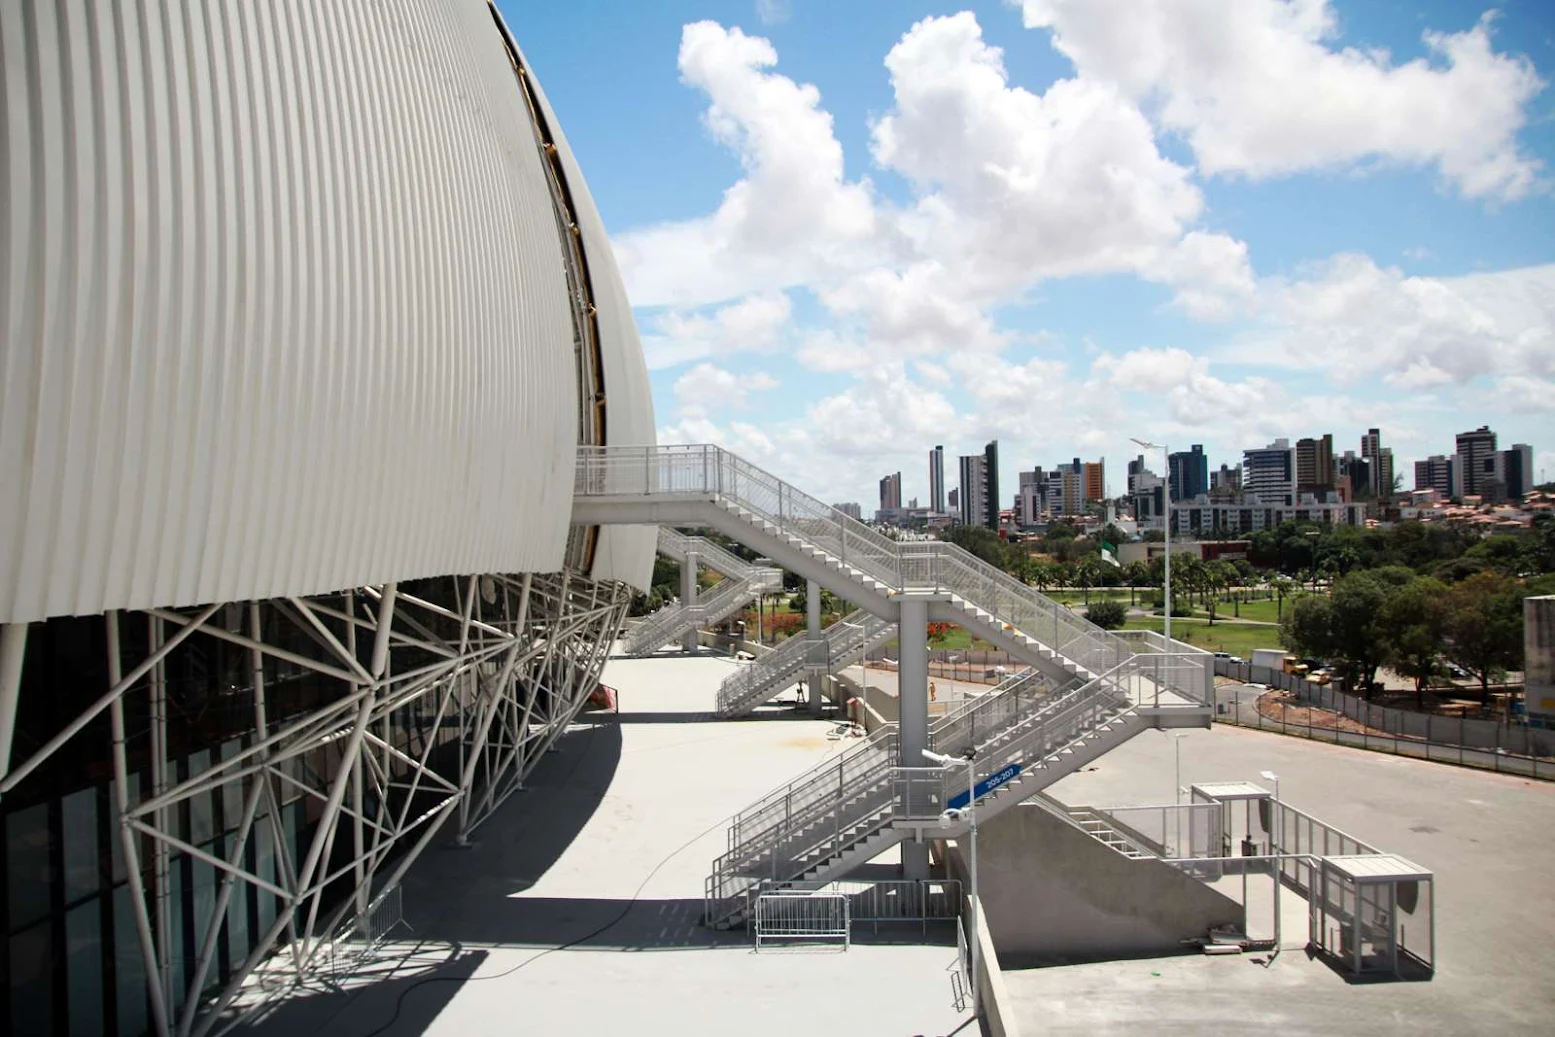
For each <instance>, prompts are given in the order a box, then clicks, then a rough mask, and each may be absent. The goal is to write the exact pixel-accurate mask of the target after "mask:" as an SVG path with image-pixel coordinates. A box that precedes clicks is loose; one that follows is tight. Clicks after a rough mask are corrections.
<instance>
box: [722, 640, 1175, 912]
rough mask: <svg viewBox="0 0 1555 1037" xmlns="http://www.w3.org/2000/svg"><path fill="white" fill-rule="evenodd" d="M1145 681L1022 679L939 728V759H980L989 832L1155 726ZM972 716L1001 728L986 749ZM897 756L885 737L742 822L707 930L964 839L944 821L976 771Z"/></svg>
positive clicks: (1119, 673) (830, 764)
mask: <svg viewBox="0 0 1555 1037" xmlns="http://www.w3.org/2000/svg"><path fill="white" fill-rule="evenodd" d="M1136 670H1137V663H1136V662H1135V661H1134V660H1129V661H1127V662H1125V663H1123V664H1121V665H1120V666H1118V667H1116V668H1115V669H1114V670H1112V671H1109V672H1107V673H1105V674H1102V675H1100V676H1097V677H1094V678H1092V679H1091V680H1089V681H1086V682H1084V683H1082V684H1079V685H1077V686H1071V687H1066V688H1059V689H1052V688H1050V687H1046V686H1045V685H1039V684H1038V678H1037V677H1034V676H1032V675H1030V674H1023V675H1019V676H1020V677H1021V678H1022V679H1021V680H1015V679H1012V680H1011V681H1008V682H1006V684H1005V685H1004V686H1002V687H1001V688H999V689H995V690H994V691H991V692H989V693H988V694H986V695H983V696H980V698H979V699H977V700H974V702H973V703H969V706H980V707H981V708H980V709H978V708H969V709H966V710H962V711H958V714H956V715H952V716H949V717H946V718H943V719H942V720H941V721H940V722H939V723H938V724H936V725H935V727H934V729H933V731H932V736H933V741H934V747H935V748H936V751H939V752H945V753H947V754H949V752H952V751H955V746H956V745H957V744H958V743H959V744H962V745H966V744H971V745H972V746H973V747H974V749H975V759H974V763H973V767H972V770H973V774H974V775H975V780H976V784H977V787H978V789H979V790H980V792H979V797H978V819H979V822H980V823H982V822H986V821H987V820H989V819H991V818H992V817H994V816H997V815H998V814H999V813H1002V812H1003V811H1004V810H1006V809H1008V808H1009V807H1011V806H1014V805H1015V804H1016V803H1019V802H1021V801H1023V800H1025V799H1027V798H1029V797H1031V796H1033V795H1035V794H1036V793H1038V792H1041V791H1042V790H1043V789H1045V788H1047V787H1048V786H1050V785H1052V784H1053V783H1054V782H1056V781H1058V780H1059V779H1060V778H1062V777H1064V776H1065V775H1066V774H1069V773H1071V772H1073V771H1074V770H1075V769H1077V768H1079V767H1082V766H1084V765H1085V764H1087V763H1089V762H1090V761H1092V760H1094V759H1096V758H1097V757H1098V756H1101V755H1102V754H1103V753H1105V752H1107V751H1109V750H1110V749H1113V748H1115V747H1116V746H1118V745H1121V744H1122V743H1123V742H1124V741H1127V740H1128V739H1129V738H1131V737H1133V736H1134V735H1135V734H1137V733H1138V732H1140V731H1143V730H1145V729H1147V728H1148V727H1150V726H1151V721H1150V720H1149V719H1148V718H1147V717H1145V716H1143V715H1141V713H1140V710H1139V707H1138V706H1137V705H1136V703H1135V702H1134V701H1132V699H1131V691H1130V689H1131V687H1132V686H1133V683H1134V679H1135V677H1137V672H1136ZM1044 689H1045V690H1044ZM973 715H980V716H981V718H982V720H983V722H984V723H986V724H989V725H991V726H986V727H984V726H979V727H977V728H976V731H977V734H976V735H975V737H976V738H977V739H978V741H976V742H975V743H971V742H969V741H968V739H969V738H970V737H974V736H972V735H970V732H971V731H973V730H974V727H973V723H972V720H971V718H972V716H973ZM896 757H897V742H896V732H895V730H894V729H893V728H883V729H881V730H880V731H877V732H876V733H875V734H874V735H873V736H872V737H871V738H869V739H868V740H867V741H865V742H862V743H859V744H857V745H854V746H853V747H851V748H849V749H848V750H846V751H845V752H843V753H841V754H840V755H838V756H835V757H833V758H832V759H830V760H827V761H826V762H825V763H823V764H821V765H820V766H818V767H816V768H814V769H812V770H810V771H808V772H807V773H806V774H804V775H802V776H801V777H799V778H797V779H795V780H794V781H793V782H790V783H789V784H788V785H785V786H783V787H782V788H780V789H778V790H776V791H775V792H773V793H771V794H769V795H767V796H766V797H764V798H763V799H762V800H760V801H759V802H757V803H756V804H755V805H754V806H752V807H750V808H749V809H747V810H745V811H743V812H741V813H740V815H739V816H738V817H736V818H735V820H734V822H733V824H732V825H731V826H730V829H729V843H728V845H729V849H728V851H727V852H726V853H725V854H724V855H723V856H721V857H719V858H718V859H717V860H716V861H715V862H714V864H713V873H712V874H711V875H710V876H709V877H708V880H707V888H706V919H707V922H708V924H710V925H714V926H728V925H733V924H736V923H738V922H739V921H740V920H741V919H742V918H743V917H744V913H745V910H746V898H747V895H748V893H749V892H750V890H752V889H754V888H756V887H757V885H758V884H759V883H760V882H761V881H762V880H764V879H769V880H775V881H776V882H778V883H783V882H792V881H800V880H803V881H815V880H824V879H830V878H835V877H838V876H840V875H842V874H844V873H846V872H847V871H849V870H850V869H852V868H854V867H856V866H857V865H859V864H863V863H865V862H866V861H869V860H870V859H872V858H874V857H876V856H878V855H879V854H880V853H881V851H883V850H885V849H887V848H888V847H890V846H892V845H894V844H896V843H898V842H901V841H903V840H904V839H909V838H952V837H955V836H956V835H959V834H961V832H962V831H963V830H964V828H965V824H964V822H947V821H945V820H943V819H942V815H943V814H944V812H945V811H946V810H947V809H948V808H951V807H958V806H964V805H965V800H966V798H967V788H968V775H967V771H966V769H964V768H961V767H953V768H949V769H941V768H938V767H908V766H901V765H900V764H899V763H898V761H897V759H896Z"/></svg>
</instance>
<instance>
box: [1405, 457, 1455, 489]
mask: <svg viewBox="0 0 1555 1037" xmlns="http://www.w3.org/2000/svg"><path fill="white" fill-rule="evenodd" d="M1457 467H1458V464H1457V458H1456V457H1446V456H1444V455H1442V454H1436V455H1434V456H1431V457H1428V458H1426V459H1425V460H1424V461H1416V462H1415V489H1417V490H1435V491H1436V492H1437V493H1438V494H1439V495H1440V496H1441V498H1442V499H1443V500H1446V499H1448V498H1450V497H1457V496H1459V493H1460V491H1459V489H1458V473H1457Z"/></svg>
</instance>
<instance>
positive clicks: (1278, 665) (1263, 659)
mask: <svg viewBox="0 0 1555 1037" xmlns="http://www.w3.org/2000/svg"><path fill="white" fill-rule="evenodd" d="M1252 663H1253V665H1254V666H1267V667H1268V668H1269V669H1271V670H1273V671H1274V672H1275V673H1279V672H1281V671H1283V670H1284V669H1285V652H1284V650H1283V649H1279V648H1254V649H1253V658H1252Z"/></svg>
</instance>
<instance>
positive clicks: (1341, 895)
mask: <svg viewBox="0 0 1555 1037" xmlns="http://www.w3.org/2000/svg"><path fill="white" fill-rule="evenodd" d="M1318 869H1319V882H1318V887H1317V888H1318V889H1319V890H1321V896H1316V897H1313V898H1312V900H1311V909H1312V937H1313V942H1314V943H1316V944H1317V946H1318V949H1319V950H1320V951H1321V952H1322V953H1323V954H1325V955H1327V956H1328V957H1329V958H1330V959H1332V960H1334V961H1336V962H1337V963H1339V964H1340V965H1342V966H1343V967H1345V968H1347V969H1349V970H1350V971H1351V972H1354V973H1356V974H1357V975H1361V974H1375V973H1383V974H1391V975H1395V976H1405V975H1410V974H1424V975H1429V974H1430V973H1431V972H1432V971H1433V970H1434V968H1435V964H1436V946H1435V944H1436V927H1435V918H1434V916H1433V914H1432V895H1433V890H1432V885H1433V883H1432V877H1431V873H1430V872H1429V871H1426V870H1425V869H1424V868H1421V867H1420V866H1419V865H1416V864H1413V863H1411V862H1410V861H1407V860H1405V859H1404V858H1402V857H1399V856H1396V855H1394V854H1387V853H1383V854H1364V855H1358V856H1353V857H1324V858H1321V860H1320V861H1319V863H1318Z"/></svg>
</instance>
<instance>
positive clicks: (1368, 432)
mask: <svg viewBox="0 0 1555 1037" xmlns="http://www.w3.org/2000/svg"><path fill="white" fill-rule="evenodd" d="M1487 430H1488V431H1489V432H1490V434H1491V435H1492V436H1493V437H1497V439H1498V445H1497V446H1496V447H1495V450H1496V452H1497V453H1506V452H1509V451H1511V450H1513V449H1516V448H1520V447H1525V446H1526V447H1530V448H1531V450H1530V451H1529V452H1530V453H1531V455H1532V472H1531V475H1532V479H1531V481H1530V483H1529V485H1530V486H1533V485H1539V484H1542V483H1544V482H1546V481H1547V480H1546V479H1545V478H1544V477H1543V475H1542V474H1541V473H1542V472H1543V471H1544V469H1545V467H1546V466H1545V463H1544V462H1543V460H1542V457H1543V455H1542V454H1541V452H1540V449H1539V446H1538V445H1537V444H1523V443H1512V442H1511V441H1510V439H1509V438H1508V437H1506V436H1501V435H1499V433H1498V430H1496V429H1494V428H1493V427H1490V426H1486V425H1484V424H1481V425H1480V426H1477V427H1475V428H1470V429H1464V430H1461V431H1459V432H1455V433H1445V434H1442V435H1441V436H1439V438H1440V439H1441V440H1442V441H1443V448H1442V449H1441V450H1438V451H1436V452H1435V453H1433V454H1431V455H1428V456H1426V457H1420V458H1413V459H1408V460H1400V459H1398V458H1397V457H1394V455H1393V454H1392V453H1391V451H1392V444H1391V443H1390V442H1389V441H1388V437H1387V430H1386V429H1379V428H1378V427H1377V426H1369V425H1368V426H1365V429H1364V431H1363V432H1361V433H1360V434H1359V435H1357V436H1356V437H1355V445H1353V446H1349V445H1346V442H1345V441H1344V439H1343V438H1342V437H1341V436H1339V435H1336V434H1334V433H1333V432H1331V431H1328V430H1312V432H1311V433H1310V434H1309V435H1308V436H1304V437H1302V439H1300V440H1290V439H1286V440H1285V445H1284V449H1286V450H1288V451H1289V452H1290V455H1291V461H1290V464H1289V466H1288V467H1289V472H1288V473H1287V477H1288V479H1289V480H1290V483H1291V490H1290V494H1291V499H1292V500H1294V499H1295V497H1297V496H1299V495H1300V493H1301V492H1302V491H1301V489H1300V488H1301V486H1302V485H1303V483H1302V481H1301V474H1302V464H1303V459H1302V456H1301V453H1300V450H1301V444H1302V443H1303V442H1305V441H1308V440H1314V441H1316V442H1318V443H1325V442H1326V443H1327V444H1328V445H1329V447H1330V448H1331V450H1332V454H1331V455H1330V467H1329V469H1328V471H1329V472H1330V473H1331V481H1329V482H1324V483H1320V484H1319V485H1322V486H1326V487H1328V488H1330V489H1333V488H1336V487H1337V485H1338V484H1339V481H1340V480H1339V476H1338V472H1339V469H1340V468H1342V466H1343V463H1342V459H1343V457H1344V455H1345V453H1346V452H1347V451H1348V452H1350V453H1352V454H1354V455H1356V456H1357V457H1360V456H1362V454H1363V451H1365V450H1366V449H1368V446H1367V443H1368V440H1369V439H1370V437H1371V436H1372V434H1373V433H1375V434H1377V437H1378V442H1377V446H1378V448H1379V449H1380V450H1382V451H1384V452H1385V453H1386V455H1387V456H1388V457H1391V458H1392V459H1393V460H1392V464H1393V474H1394V475H1395V476H1397V477H1398V478H1399V480H1400V485H1399V492H1400V493H1404V494H1407V493H1409V492H1410V491H1411V490H1413V489H1415V481H1414V473H1415V472H1416V471H1417V465H1418V464H1421V463H1427V464H1428V463H1431V462H1434V461H1436V460H1437V459H1438V458H1440V457H1443V456H1445V457H1447V458H1452V457H1453V456H1454V455H1455V453H1456V451H1457V448H1458V440H1459V439H1460V438H1461V437H1463V436H1465V435H1468V436H1474V435H1476V434H1478V433H1481V432H1484V431H1487ZM1280 438H1281V439H1284V438H1285V437H1280ZM1278 442H1279V439H1276V440H1274V441H1271V442H1270V443H1267V444H1257V445H1250V446H1247V447H1244V448H1243V449H1242V450H1239V451H1237V452H1236V453H1235V454H1234V455H1233V454H1227V455H1226V456H1225V457H1223V458H1215V457H1212V455H1211V453H1210V452H1209V451H1204V452H1203V454H1202V455H1201V458H1202V462H1203V467H1204V471H1205V474H1206V477H1208V476H1210V475H1214V474H1217V473H1218V471H1219V469H1220V468H1221V466H1222V465H1224V466H1226V467H1228V468H1231V469H1238V468H1242V467H1243V465H1244V458H1245V456H1246V455H1247V453H1248V452H1260V451H1264V450H1266V449H1268V448H1269V447H1272V446H1273V445H1274V444H1275V443H1278ZM1168 445H1170V444H1168ZM1200 447H1201V445H1200V444H1188V445H1185V446H1184V447H1183V448H1182V449H1181V450H1178V449H1175V448H1174V449H1172V451H1171V455H1172V458H1173V464H1174V466H1175V465H1176V464H1177V459H1178V458H1180V457H1181V458H1186V457H1187V456H1190V455H1192V454H1193V452H1194V451H1195V450H1197V449H1200ZM934 449H935V450H940V449H943V450H945V451H947V452H950V453H952V454H957V453H958V451H957V449H956V448H954V447H949V446H944V445H938V446H936V447H935V448H934ZM1136 453H1137V448H1136ZM979 454H981V452H979ZM963 456H970V455H963ZM1143 456H1144V460H1145V470H1146V471H1147V472H1149V473H1150V474H1152V475H1155V476H1157V477H1160V476H1162V475H1164V472H1163V469H1164V467H1165V465H1164V463H1163V461H1162V459H1161V456H1160V451H1158V450H1157V451H1147V452H1145V453H1144V454H1143ZM932 457H933V451H930V464H929V465H927V466H923V467H924V469H925V470H924V473H923V474H922V476H921V478H922V479H923V480H924V482H923V485H924V487H925V492H924V493H922V494H919V493H915V492H913V491H914V487H915V483H914V482H913V478H912V473H911V472H910V471H905V472H895V473H892V475H893V476H895V477H896V478H897V479H899V481H900V486H901V496H902V499H903V500H906V499H907V498H909V497H922V499H924V500H928V501H930V504H929V505H928V507H929V509H930V510H931V511H936V512H938V513H942V514H943V513H947V512H945V511H940V510H939V509H935V508H934V506H933V503H932V499H933V498H932V496H931V495H930V494H929V493H928V492H927V487H928V485H929V478H930V476H929V469H930V467H931V466H932ZM1134 457H1135V455H1128V456H1127V457H1126V458H1125V459H1124V460H1126V461H1128V462H1129V463H1130V464H1132V462H1133V461H1134ZM1075 460H1078V461H1081V463H1082V464H1090V463H1091V462H1089V461H1086V460H1084V459H1082V458H1075ZM1096 461H1097V462H1100V463H1103V464H1105V461H1106V459H1105V458H1097V459H1096ZM1054 463H1055V462H1052V461H1048V462H1046V463H1044V462H1042V461H1041V460H1038V461H1035V462H1033V461H1030V460H1029V459H1027V460H1026V461H1025V462H1021V461H1014V460H1012V461H1009V462H1007V464H1008V465H1009V466H1010V467H1009V474H1010V475H1011V476H1013V477H1011V478H1003V479H1002V481H1001V484H1000V485H1001V486H1005V487H1018V486H1020V485H1022V476H1023V475H1024V474H1025V473H1027V472H1029V471H1032V470H1033V469H1034V468H1042V469H1050V468H1051V466H1052V465H1053V464H1054ZM1056 463H1058V464H1065V465H1066V464H1070V463H1071V462H1069V461H1061V462H1056ZM1127 468H1128V465H1125V464H1121V463H1119V464H1116V466H1115V469H1114V471H1115V472H1123V471H1125V470H1126V469H1127ZM1001 470H1004V465H1001ZM1116 478H1117V476H1116V475H1115V474H1114V473H1113V472H1109V473H1108V474H1107V487H1106V488H1107V495H1106V496H1107V499H1111V500H1116V499H1121V498H1124V497H1127V496H1129V495H1130V494H1129V487H1128V485H1127V484H1126V483H1125V484H1124V485H1121V486H1120V485H1118V484H1117V483H1116V482H1115V479H1116ZM1125 478H1126V477H1125ZM1172 478H1173V491H1174V496H1173V498H1172V499H1173V501H1174V502H1175V501H1188V500H1192V499H1193V498H1194V496H1196V495H1195V494H1184V493H1183V492H1181V491H1179V489H1178V487H1179V485H1180V484H1179V482H1178V480H1179V478H1180V477H1179V476H1178V475H1177V474H1176V468H1175V467H1174V474H1173V476H1172ZM1242 479H1243V484H1242V485H1243V486H1244V488H1246V489H1248V490H1249V491H1251V490H1252V489H1253V487H1252V486H1250V485H1248V484H1247V481H1246V480H1247V474H1246V472H1245V470H1244V472H1243V475H1242ZM1211 481H1212V480H1211ZM947 485H950V484H947ZM960 485H962V484H961V482H960V481H959V480H956V481H955V484H954V486H951V488H952V489H954V488H956V487H959V486H960ZM1209 488H1210V481H1206V483H1205V486H1204V492H1207V490H1208V489H1209ZM1357 489H1363V488H1351V492H1352V493H1353V492H1354V491H1355V490H1357ZM1366 492H1370V493H1375V483H1373V484H1372V486H1371V487H1370V488H1367V489H1366ZM1462 492H1464V493H1468V492H1477V491H1471V490H1468V489H1463V490H1462ZM1455 495H1456V494H1455ZM854 496H856V495H853V496H850V495H847V494H844V495H842V497H840V498H839V499H850V500H851V499H854ZM1018 496H1019V491H1018V490H1017V491H1016V493H1015V494H1005V496H1004V499H1001V502H1000V505H999V506H1000V510H1019V503H1018ZM949 513H952V514H954V515H955V516H956V517H957V518H958V520H959V519H960V518H961V510H960V509H953V510H952V511H951V512H949Z"/></svg>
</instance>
